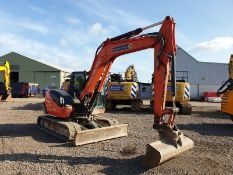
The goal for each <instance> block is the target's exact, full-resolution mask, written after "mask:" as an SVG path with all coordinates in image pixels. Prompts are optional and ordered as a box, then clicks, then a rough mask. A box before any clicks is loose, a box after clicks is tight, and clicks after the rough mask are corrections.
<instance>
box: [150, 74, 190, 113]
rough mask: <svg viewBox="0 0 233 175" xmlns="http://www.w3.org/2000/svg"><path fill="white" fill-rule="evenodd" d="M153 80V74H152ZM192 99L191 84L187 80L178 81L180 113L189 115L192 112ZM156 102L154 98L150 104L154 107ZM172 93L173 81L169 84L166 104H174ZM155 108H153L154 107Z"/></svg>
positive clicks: (177, 102) (177, 100)
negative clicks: (190, 101)
mask: <svg viewBox="0 0 233 175" xmlns="http://www.w3.org/2000/svg"><path fill="white" fill-rule="evenodd" d="M152 82H153V75H152ZM189 100H190V85H189V83H188V82H185V81H177V82H176V107H178V108H179V110H180V111H179V114H182V115H189V114H191V113H192V105H191V104H190V103H189ZM153 103H154V100H153V98H152V99H151V101H150V106H151V108H152V106H153ZM172 103H173V102H172V95H171V82H168V85H167V95H166V106H168V107H169V106H172V105H173V104H172ZM152 109H153V108H152Z"/></svg>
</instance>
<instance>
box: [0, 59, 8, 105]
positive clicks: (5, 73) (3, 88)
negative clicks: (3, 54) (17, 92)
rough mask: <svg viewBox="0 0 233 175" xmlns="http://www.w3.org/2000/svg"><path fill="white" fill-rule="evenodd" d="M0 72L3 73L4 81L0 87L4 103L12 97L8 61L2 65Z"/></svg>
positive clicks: (0, 94) (0, 95)
mask: <svg viewBox="0 0 233 175" xmlns="http://www.w3.org/2000/svg"><path fill="white" fill-rule="evenodd" d="M0 72H3V80H4V82H3V84H1V85H0V98H1V101H4V100H6V99H7V97H8V96H9V95H10V64H9V62H8V61H6V62H5V63H4V64H1V65H0Z"/></svg>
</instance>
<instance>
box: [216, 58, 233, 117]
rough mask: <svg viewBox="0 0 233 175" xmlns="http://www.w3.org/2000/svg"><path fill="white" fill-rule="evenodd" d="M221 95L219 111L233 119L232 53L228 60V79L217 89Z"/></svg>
mask: <svg viewBox="0 0 233 175" xmlns="http://www.w3.org/2000/svg"><path fill="white" fill-rule="evenodd" d="M217 93H218V94H223V95H222V102H221V111H222V112H224V113H226V114H228V115H230V116H231V119H232V120H233V55H231V57H230V62H229V79H228V80H227V81H226V82H225V83H223V85H222V86H221V87H220V88H219V89H218V91H217Z"/></svg>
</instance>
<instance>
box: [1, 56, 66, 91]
mask: <svg viewBox="0 0 233 175" xmlns="http://www.w3.org/2000/svg"><path fill="white" fill-rule="evenodd" d="M6 60H7V61H9V62H10V68H11V74H10V79H11V82H29V83H38V84H39V88H40V89H41V90H43V89H46V88H60V87H61V84H62V82H63V81H64V80H65V77H66V76H67V75H68V72H66V71H64V70H61V69H58V68H55V67H53V66H49V65H47V64H44V63H41V62H39V61H36V60H34V59H31V58H28V57H26V56H23V55H20V54H18V53H15V52H11V53H9V54H6V55H4V56H2V57H0V62H5V61H6ZM0 81H2V77H1V79H0Z"/></svg>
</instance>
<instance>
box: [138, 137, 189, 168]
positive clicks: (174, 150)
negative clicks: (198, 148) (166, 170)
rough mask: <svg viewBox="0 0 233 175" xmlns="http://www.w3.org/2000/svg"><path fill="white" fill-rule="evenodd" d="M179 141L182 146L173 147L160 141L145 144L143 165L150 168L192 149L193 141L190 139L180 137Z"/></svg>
mask: <svg viewBox="0 0 233 175" xmlns="http://www.w3.org/2000/svg"><path fill="white" fill-rule="evenodd" d="M180 139H181V140H180V141H181V143H182V145H175V146H174V145H173V144H169V143H165V142H163V141H161V140H160V141H156V142H152V143H150V144H147V148H146V156H145V159H144V160H143V164H144V165H145V166H146V167H149V168H152V167H155V166H158V165H159V164H161V163H163V162H165V161H167V160H169V159H172V158H174V157H175V156H177V155H179V154H181V153H183V152H185V151H188V150H190V149H192V148H193V141H192V140H191V139H190V138H188V137H185V136H182V137H181V138H180Z"/></svg>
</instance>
